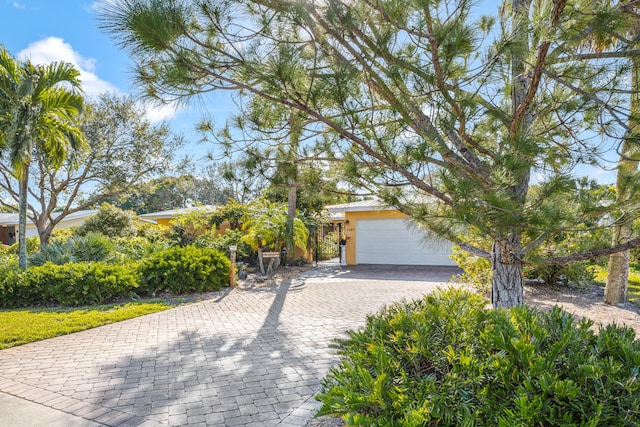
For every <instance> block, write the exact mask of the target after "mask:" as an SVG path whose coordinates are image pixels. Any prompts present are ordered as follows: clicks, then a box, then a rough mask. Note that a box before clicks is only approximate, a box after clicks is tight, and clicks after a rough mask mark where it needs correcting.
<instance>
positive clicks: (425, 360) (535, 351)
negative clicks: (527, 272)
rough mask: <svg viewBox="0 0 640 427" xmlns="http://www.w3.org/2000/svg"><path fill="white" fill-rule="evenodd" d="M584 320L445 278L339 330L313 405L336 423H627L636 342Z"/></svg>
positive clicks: (633, 396)
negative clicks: (501, 304) (489, 300)
mask: <svg viewBox="0 0 640 427" xmlns="http://www.w3.org/2000/svg"><path fill="white" fill-rule="evenodd" d="M591 327H592V322H590V321H587V320H577V319H576V318H574V317H573V316H572V315H570V314H568V313H566V312H564V311H563V310H562V309H560V308H558V307H556V308H553V309H551V310H550V311H548V312H539V311H537V310H535V309H533V308H529V307H526V306H523V307H514V308H512V309H510V310H506V309H498V310H492V309H488V308H487V307H486V301H485V300H484V299H483V298H481V297H479V296H476V295H473V294H470V293H468V292H464V291H459V290H453V289H449V290H445V291H437V292H435V293H433V294H430V295H427V296H425V297H424V298H423V299H422V300H418V301H413V302H404V303H399V304H395V305H393V306H391V307H390V308H388V309H386V310H385V311H383V312H381V313H380V314H378V315H374V316H369V317H368V319H367V322H366V325H365V326H364V327H363V328H362V329H360V330H359V331H357V332H354V331H351V332H349V337H348V339H344V340H341V341H339V343H338V349H339V353H340V355H341V362H340V363H339V365H338V366H337V367H336V368H333V369H332V370H331V371H330V372H329V374H328V376H327V377H326V378H325V380H324V382H323V385H322V392H321V393H320V395H319V397H318V398H319V399H320V400H321V401H322V403H323V407H322V410H321V412H322V413H325V414H336V415H340V416H341V417H342V418H343V419H344V420H345V421H346V423H347V425H396V426H418V425H420V426H443V427H446V426H462V425H469V426H471V425H485V426H504V427H507V426H533V425H546V426H560V425H562V426H577V425H581V426H601V425H612V426H613V425H615V426H629V427H631V426H635V425H638V423H640V400H638V399H637V396H638V393H640V383H639V382H638V381H637V376H638V365H639V363H640V341H638V340H635V337H634V332H633V330H632V329H630V328H624V327H618V326H615V325H610V326H607V327H605V328H604V329H601V330H600V331H599V333H598V334H597V335H596V334H595V333H594V332H593V330H592V329H591Z"/></svg>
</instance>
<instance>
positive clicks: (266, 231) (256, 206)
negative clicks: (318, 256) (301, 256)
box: [243, 199, 309, 253]
mask: <svg viewBox="0 0 640 427" xmlns="http://www.w3.org/2000/svg"><path fill="white" fill-rule="evenodd" d="M243 228H244V230H245V233H246V234H245V236H244V238H243V241H244V242H246V243H248V244H249V245H250V246H251V247H252V248H254V249H257V248H263V247H269V248H271V249H272V250H275V251H279V250H280V249H281V248H282V246H283V245H284V244H285V242H286V239H287V235H288V231H291V233H290V235H292V236H293V243H294V244H295V246H297V247H299V248H301V249H303V250H304V251H305V253H306V249H307V239H308V238H309V230H308V229H307V227H306V225H305V224H304V222H303V221H302V220H301V219H300V218H297V217H296V218H294V220H293V224H290V222H289V221H288V217H287V206H286V204H277V203H274V202H270V201H268V200H266V199H258V200H256V201H255V202H253V203H251V204H249V206H248V208H247V215H246V219H245V221H244V225H243Z"/></svg>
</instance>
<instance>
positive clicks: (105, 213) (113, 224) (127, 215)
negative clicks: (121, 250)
mask: <svg viewBox="0 0 640 427" xmlns="http://www.w3.org/2000/svg"><path fill="white" fill-rule="evenodd" d="M136 232H137V230H136V214H135V212H133V211H125V210H122V209H120V208H118V207H116V206H113V205H111V204H109V203H103V204H102V205H100V208H99V209H98V213H97V214H96V215H95V216H93V217H91V218H89V219H87V220H86V221H85V222H84V224H82V225H81V226H80V227H78V229H77V231H76V233H77V234H78V235H80V236H84V235H86V234H89V233H101V234H104V235H105V236H108V237H132V236H135V235H136Z"/></svg>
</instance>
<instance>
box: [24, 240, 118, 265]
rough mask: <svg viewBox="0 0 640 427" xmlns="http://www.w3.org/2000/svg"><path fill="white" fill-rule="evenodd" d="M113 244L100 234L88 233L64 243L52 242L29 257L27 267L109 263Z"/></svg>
mask: <svg viewBox="0 0 640 427" xmlns="http://www.w3.org/2000/svg"><path fill="white" fill-rule="evenodd" d="M115 250H116V248H115V243H114V242H113V241H112V239H111V238H109V237H107V236H105V235H104V234H101V233H95V232H90V233H88V234H86V235H84V236H75V237H72V238H70V239H68V240H66V241H58V240H54V241H52V242H51V243H50V244H48V245H45V246H42V247H41V248H40V251H38V252H36V253H35V254H33V255H31V256H30V257H29V265H44V264H45V263H47V262H50V263H52V264H57V265H62V264H66V263H69V262H82V261H86V262H94V261H109V260H110V259H111V258H112V257H113V256H114V253H115Z"/></svg>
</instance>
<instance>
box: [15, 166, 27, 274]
mask: <svg viewBox="0 0 640 427" xmlns="http://www.w3.org/2000/svg"><path fill="white" fill-rule="evenodd" d="M28 177H29V165H25V166H24V171H23V173H22V179H20V181H19V187H20V188H19V194H18V264H19V266H20V268H22V269H26V268H27V197H28V196H29V181H28Z"/></svg>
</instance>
